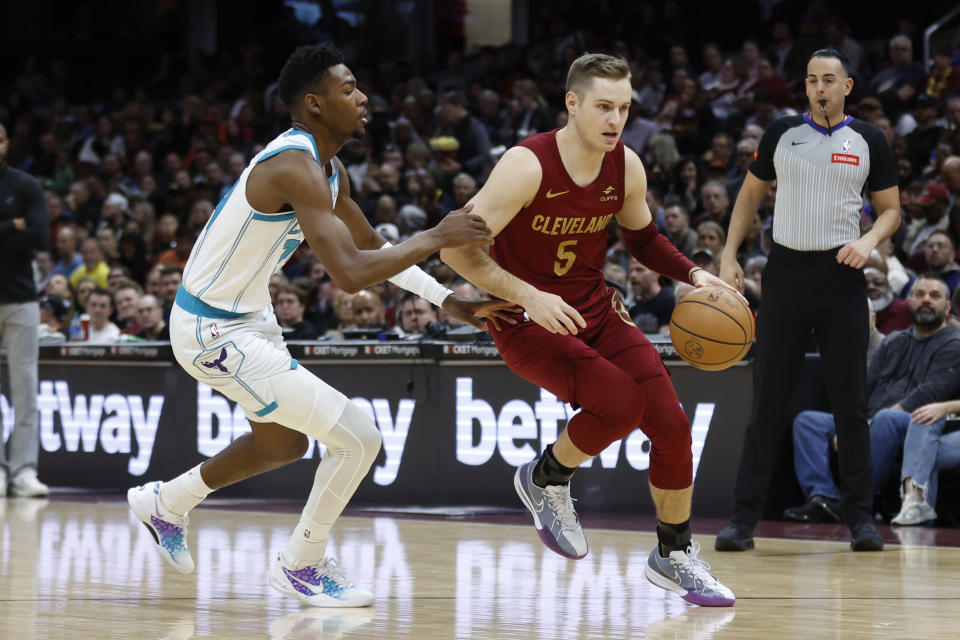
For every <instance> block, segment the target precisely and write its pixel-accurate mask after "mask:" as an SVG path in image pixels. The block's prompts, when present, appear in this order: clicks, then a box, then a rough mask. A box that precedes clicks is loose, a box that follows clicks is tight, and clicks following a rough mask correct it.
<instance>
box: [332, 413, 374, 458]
mask: <svg viewBox="0 0 960 640" xmlns="http://www.w3.org/2000/svg"><path fill="white" fill-rule="evenodd" d="M337 424H338V425H340V426H341V427H343V428H344V429H345V430H346V431H347V432H348V433H349V434H350V437H349V438H348V439H346V440H345V442H347V443H349V444H348V445H347V448H348V449H350V450H351V453H353V454H354V455H356V456H357V457H359V458H361V459H362V460H363V461H364V462H365V463H366V464H368V465H372V464H373V461H374V460H376V458H377V454H378V453H380V447H381V445H382V444H383V436H382V435H381V433H380V430H379V429H377V425H376V424H375V423H374V422H373V420H372V419H371V418H370V416H369V415H367V414H366V413H364V412H363V411H361V410H360V408H359V407H357V405H355V404H353V403H352V402H348V403H347V405H346V406H345V407H344V409H343V415H342V416H341V417H340V420H338V421H337Z"/></svg>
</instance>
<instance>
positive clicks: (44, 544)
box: [0, 499, 960, 640]
mask: <svg viewBox="0 0 960 640" xmlns="http://www.w3.org/2000/svg"><path fill="white" fill-rule="evenodd" d="M295 521H296V516H295V515H291V514H275V513H264V512H245V511H223V510H211V509H199V510H197V511H195V512H194V513H193V514H191V524H190V533H189V539H188V541H189V543H190V546H191V548H192V551H193V554H194V557H195V559H196V565H197V569H196V572H195V573H194V574H192V575H188V576H182V575H180V574H177V573H176V572H174V571H172V570H169V569H168V568H167V567H166V566H165V565H164V563H163V562H162V561H161V560H160V558H159V557H158V556H157V554H156V552H155V551H154V548H153V545H152V542H151V539H150V537H149V534H148V533H147V532H146V531H145V530H144V528H143V527H142V525H140V524H139V523H138V522H136V521H135V520H133V519H132V518H131V517H129V515H128V512H127V510H126V507H125V504H121V503H109V504H90V503H73V502H52V503H47V502H46V501H30V500H13V499H7V500H3V499H0V638H11V639H12V638H18V639H19V638H33V637H37V638H47V637H54V636H56V637H77V638H88V637H89V638H139V637H143V638H151V639H153V638H168V639H174V638H177V639H179V638H207V637H216V638H341V637H342V638H346V637H350V638H377V639H378V640H384V639H388V638H420V639H432V638H525V639H529V638H543V639H551V640H552V639H554V638H641V637H646V638H712V637H717V638H727V637H729V638H769V637H774V636H775V637H783V638H791V637H795V638H804V639H806V638H810V637H841V636H842V637H870V636H871V635H872V634H873V633H880V631H881V630H883V631H884V634H885V635H884V636H883V637H908V636H914V635H923V636H924V637H926V638H936V637H946V636H945V635H944V636H941V635H939V634H941V633H946V629H947V627H944V626H942V625H940V624H939V623H938V622H937V620H938V619H939V618H938V616H942V615H943V612H944V611H948V610H952V609H953V608H954V607H955V605H956V604H957V600H958V598H960V596H958V592H960V589H957V584H956V581H955V579H954V578H953V575H955V568H956V567H957V565H958V564H960V551H958V550H956V549H942V548H928V547H905V548H896V547H893V548H891V550H890V551H888V552H885V553H883V554H856V555H854V554H852V553H850V552H849V551H847V550H846V545H844V544H843V543H831V542H797V541H774V540H763V541H762V542H761V544H760V547H761V549H762V550H763V551H762V552H761V551H758V552H752V553H748V554H717V553H713V552H706V553H705V555H706V556H707V559H708V560H710V561H712V562H714V565H715V566H714V569H715V571H716V573H717V575H719V576H720V577H721V578H722V579H723V580H724V581H725V582H726V583H727V584H729V585H730V586H731V588H733V589H734V591H735V592H736V593H737V595H738V598H739V600H738V604H737V607H736V608H735V609H729V608H728V609H714V610H709V609H698V608H696V607H692V606H690V605H688V604H686V603H685V602H683V601H682V600H681V599H680V598H679V597H677V596H675V595H673V594H669V593H667V592H664V591H662V590H660V589H657V588H656V587H653V586H652V585H651V584H649V583H648V582H647V581H646V578H645V577H644V574H643V567H644V563H645V561H646V555H647V553H648V552H649V550H650V548H651V547H652V545H653V544H654V542H655V537H654V536H653V535H652V534H649V533H630V532H622V531H620V532H617V531H589V532H588V535H589V536H590V541H591V544H592V549H591V552H590V555H588V556H587V557H586V558H584V559H583V560H580V561H569V560H566V559H564V558H562V557H560V556H558V555H556V554H554V553H552V552H550V551H548V550H547V549H545V548H544V547H543V545H542V544H541V543H540V541H539V539H538V538H537V537H536V534H535V533H534V530H533V529H532V527H526V526H515V525H495V524H477V523H474V522H455V521H447V520H397V519H393V518H391V517H385V516H384V517H374V518H356V517H350V518H344V519H342V520H341V522H340V523H339V524H338V525H337V527H336V528H335V535H334V536H333V538H332V539H331V542H330V545H329V551H330V553H331V554H332V555H334V556H335V557H337V558H338V559H339V560H340V562H341V565H342V566H343V567H344V569H345V570H346V571H347V573H348V575H349V576H350V577H351V578H352V579H353V580H354V581H356V582H357V583H358V584H360V585H363V586H365V587H369V588H372V589H373V591H374V593H376V596H377V600H376V602H375V604H374V607H372V608H368V609H345V610H324V609H307V608H304V607H303V606H302V605H301V604H300V603H299V602H297V601H295V600H293V599H291V598H289V597H286V596H283V595H281V594H279V593H277V592H275V591H274V590H273V589H272V588H270V587H269V586H268V585H267V582H266V575H267V572H268V570H269V563H270V560H271V558H272V557H273V554H275V553H276V552H277V550H278V549H280V548H281V547H282V546H283V545H284V544H285V543H286V541H287V539H288V537H289V532H290V529H291V527H292V526H293V525H294V523H295ZM711 543H712V540H711V539H710V538H706V539H705V540H704V547H705V548H709V547H710V546H712V545H711ZM951 567H952V568H951ZM951 585H952V586H951ZM914 632H916V634H914ZM920 632H922V634H921V633H920ZM858 633H862V634H865V635H857V634H858ZM877 637H881V636H879V635H878V636H877Z"/></svg>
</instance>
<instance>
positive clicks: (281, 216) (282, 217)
mask: <svg viewBox="0 0 960 640" xmlns="http://www.w3.org/2000/svg"><path fill="white" fill-rule="evenodd" d="M296 217H297V212H296V211H291V212H290V213H259V212H258V213H255V214H253V219H254V220H263V221H265V222H285V221H287V220H292V219H293V218H296Z"/></svg>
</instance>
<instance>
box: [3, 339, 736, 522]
mask: <svg viewBox="0 0 960 640" xmlns="http://www.w3.org/2000/svg"><path fill="white" fill-rule="evenodd" d="M371 353H372V352H371ZM304 355H307V356H309V353H307V354H304ZM317 355H321V354H317ZM327 355H329V354H327ZM335 355H338V356H344V354H335ZM361 355H362V350H361ZM380 355H383V354H380ZM388 355H390V354H388ZM393 355H398V354H393ZM449 355H450V356H451V357H452V358H454V359H451V360H447V361H444V360H437V361H434V362H430V361H424V360H422V359H407V360H404V359H391V360H387V361H350V360H338V361H337V362H335V363H333V362H327V361H313V362H310V361H309V360H301V364H302V365H304V366H307V367H308V368H309V369H310V370H311V371H312V372H314V373H315V374H317V375H318V376H320V377H321V378H323V379H324V380H326V381H327V382H329V383H331V384H332V385H333V386H335V387H336V388H338V389H340V390H341V391H342V392H343V393H345V394H346V395H347V396H348V397H350V398H351V399H352V400H353V402H354V403H356V404H357V405H358V406H359V407H360V408H361V409H363V410H364V411H366V412H367V413H368V414H369V415H370V416H371V417H372V418H373V419H374V420H375V421H376V424H377V426H378V427H379V429H380V431H381V432H382V434H383V449H382V451H381V452H380V455H379V457H378V459H377V462H376V463H375V465H374V467H373V469H372V470H371V472H370V474H369V475H368V476H367V478H366V479H365V480H364V482H363V483H362V484H361V486H360V489H359V490H358V492H357V494H356V496H355V498H354V502H355V503H362V504H368V505H424V506H442V505H444V506H445V505H494V506H510V507H515V506H517V505H518V504H519V503H518V502H517V499H516V496H515V495H514V492H513V482H512V478H513V473H514V470H515V468H516V467H517V466H519V465H520V464H522V463H524V462H526V461H528V460H530V459H532V458H533V457H535V456H537V455H539V453H540V451H542V449H543V448H544V447H545V446H546V445H547V444H549V443H551V442H553V441H554V439H555V438H556V436H557V434H558V433H559V432H560V431H561V430H562V429H563V427H564V426H565V425H566V422H567V420H569V419H570V418H571V417H572V416H573V415H574V413H575V410H574V409H573V408H572V407H571V406H569V405H566V404H564V403H562V402H560V401H559V400H557V398H555V397H554V396H553V395H551V394H549V393H547V392H545V391H543V390H541V389H539V388H537V387H535V386H533V385H531V384H529V383H527V382H526V381H524V380H522V379H520V378H518V377H516V376H515V375H514V374H512V373H511V372H510V371H509V369H507V367H506V366H504V365H503V364H502V363H499V362H478V361H476V360H461V361H458V360H456V359H455V356H456V354H455V353H452V352H451V354H449ZM150 365H152V366H150ZM150 365H147V364H146V363H136V364H132V363H122V362H97V363H93V362H84V363H74V362H70V363H66V362H56V361H43V362H42V363H41V367H40V392H39V396H38V403H37V404H38V409H39V414H40V420H39V422H40V448H41V457H40V469H41V476H42V477H43V479H44V480H45V481H46V482H49V483H50V484H52V485H55V486H69V487H83V488H102V489H117V488H125V487H128V486H132V485H134V484H140V483H142V482H145V481H147V480H154V479H167V478H169V477H171V476H173V475H175V474H178V473H180V472H182V471H184V470H185V469H187V468H188V467H190V466H192V465H195V464H197V463H199V462H201V461H202V460H203V459H205V458H206V457H209V456H212V455H214V454H216V453H217V452H218V451H220V450H222V449H223V448H224V447H226V446H227V445H229V444H230V443H231V442H232V441H233V440H235V439H237V438H238V437H240V436H242V435H243V434H244V433H247V432H248V431H249V430H250V425H249V423H248V422H247V419H246V417H245V416H244V414H243V411H242V410H241V409H240V408H239V407H238V406H236V405H235V404H234V403H233V402H231V401H229V400H228V399H227V398H225V397H224V396H222V395H220V394H219V393H217V392H215V391H213V390H212V389H210V388H209V387H207V386H206V385H204V384H202V383H198V382H197V381H195V380H194V379H193V378H191V377H189V376H188V375H187V374H186V373H184V372H182V371H181V370H180V369H179V367H177V366H176V365H174V364H170V363H156V362H154V363H150ZM671 369H672V373H673V376H672V379H673V382H674V385H675V386H676V388H677V391H678V395H679V397H680V402H681V404H682V405H683V408H684V410H685V411H686V413H687V415H688V417H689V418H690V421H691V429H692V436H693V457H694V469H695V483H696V490H695V494H694V510H695V512H696V513H697V514H699V515H704V516H717V517H726V516H727V515H728V514H729V513H730V510H731V507H732V495H733V484H734V481H735V477H736V465H737V462H738V460H739V454H740V446H741V443H742V439H743V431H744V429H745V425H746V421H747V418H748V413H749V405H750V395H751V385H750V375H751V374H750V366H749V365H740V366H736V367H733V368H732V369H730V370H727V371H724V372H713V373H708V372H702V371H698V370H696V369H693V368H690V367H687V366H683V365H680V366H671ZM610 393H616V390H615V389H611V390H610ZM0 420H2V433H3V439H4V440H6V439H7V438H9V434H10V431H11V430H12V428H13V424H14V412H13V409H12V407H11V406H10V405H9V401H8V398H7V397H6V396H4V395H0ZM322 452H323V447H322V445H318V444H317V443H314V442H311V444H310V448H309V450H308V451H307V453H306V455H305V456H304V459H303V460H301V461H299V462H296V463H294V464H293V465H290V466H289V467H286V468H284V469H280V470H277V471H274V472H271V473H268V474H266V475H263V476H260V477H257V478H253V479H251V480H248V481H245V482H243V483H240V484H238V485H235V486H234V487H230V488H227V489H225V490H223V491H222V492H219V493H218V495H234V496H241V495H242V496H260V497H284V498H304V499H305V498H306V495H307V493H308V492H309V489H310V487H311V486H312V484H313V475H314V471H315V469H316V464H317V462H318V461H319V459H320V457H321V455H322ZM649 453H650V442H649V441H648V440H647V438H646V436H645V435H644V434H643V432H642V431H636V432H634V433H633V434H632V435H631V436H629V437H628V438H626V439H624V440H622V441H620V442H616V443H614V444H612V445H611V446H610V447H609V448H608V449H607V450H605V451H604V452H603V453H601V454H600V455H599V456H597V457H596V458H594V459H593V460H591V461H590V462H588V463H585V464H584V465H583V468H581V469H580V471H579V472H578V474H577V476H576V478H575V481H574V491H573V492H574V495H575V497H578V498H581V499H582V500H583V502H582V503H581V505H582V508H583V509H585V510H608V511H618V510H630V511H635V510H638V509H639V510H649V511H650V512H651V513H652V507H653V505H652V502H651V501H650V498H649V492H648V488H647V480H648V475H647V469H648V466H649Z"/></svg>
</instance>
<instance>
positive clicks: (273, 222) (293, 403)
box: [127, 44, 509, 607]
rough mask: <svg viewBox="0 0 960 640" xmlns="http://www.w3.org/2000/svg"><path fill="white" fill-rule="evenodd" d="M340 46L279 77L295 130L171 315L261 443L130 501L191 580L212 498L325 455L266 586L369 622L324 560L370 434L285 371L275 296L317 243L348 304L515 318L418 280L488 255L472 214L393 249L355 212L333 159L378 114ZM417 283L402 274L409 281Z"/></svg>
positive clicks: (274, 145)
mask: <svg viewBox="0 0 960 640" xmlns="http://www.w3.org/2000/svg"><path fill="white" fill-rule="evenodd" d="M356 85H357V83H356V79H355V78H354V77H353V75H352V74H351V72H350V70H349V69H348V68H347V67H346V66H345V65H344V64H343V58H342V57H341V55H340V53H339V52H338V51H337V50H336V48H334V47H333V46H331V45H326V44H321V45H313V46H309V47H301V48H299V49H297V51H296V52H294V54H293V55H292V56H291V57H290V59H289V60H288V61H287V63H286V65H285V66H284V68H283V71H282V72H281V74H280V82H279V88H280V95H281V97H282V98H283V99H284V100H285V101H286V103H287V104H288V105H289V107H290V113H291V117H292V119H293V127H292V128H291V129H289V130H288V131H286V132H285V133H283V134H281V135H280V136H278V137H277V138H276V139H275V140H273V141H272V142H270V143H269V144H268V145H267V146H266V148H264V150H263V151H262V152H260V153H259V154H257V155H256V156H255V157H254V158H253V160H252V161H251V162H250V165H249V166H248V167H247V168H246V170H244V172H243V173H242V174H241V176H240V178H239V179H238V180H237V182H236V184H235V185H234V186H233V188H232V189H231V190H230V192H229V193H227V195H226V196H224V198H223V200H222V201H221V202H220V204H219V205H218V206H217V209H216V211H215V212H214V214H213V216H212V217H211V218H210V221H209V222H208V224H207V226H206V228H205V229H204V230H203V232H202V233H201V234H200V237H199V238H198V239H197V242H196V245H195V246H194V249H193V251H192V253H191V255H190V259H189V261H188V262H187V266H186V268H185V270H184V274H183V283H182V285H181V287H180V290H179V291H178V292H177V297H176V304H175V306H174V308H173V311H172V312H171V318H170V324H171V331H170V342H171V345H172V346H173V351H174V354H175V356H176V358H177V361H178V362H179V363H180V364H181V366H183V368H184V369H186V370H187V372H188V373H190V374H191V375H192V376H194V377H195V378H197V379H198V380H200V381H202V382H205V383H207V384H209V385H210V386H211V387H213V388H214V389H217V390H218V391H220V392H221V393H223V394H224V395H226V396H227V397H228V398H230V399H231V400H233V401H234V402H236V403H238V404H239V405H240V406H241V407H243V409H244V411H245V412H246V414H247V418H249V420H250V426H251V428H252V432H251V433H248V434H245V435H244V436H242V437H240V438H238V439H237V440H235V441H234V442H233V443H232V444H231V445H229V446H228V447H227V448H225V449H224V450H223V451H221V452H220V453H218V454H217V455H215V456H213V457H212V458H210V459H208V460H206V461H205V462H203V463H202V464H200V465H197V466H196V467H194V468H193V469H190V470H189V471H187V472H186V473H184V474H182V475H180V476H178V477H176V478H174V479H173V480H171V481H169V482H152V483H148V484H146V485H142V486H140V487H134V488H133V489H130V491H129V492H128V493H127V499H128V501H129V503H130V507H131V509H132V510H133V512H134V513H135V514H136V516H137V518H138V519H139V520H141V521H142V522H143V523H144V525H146V527H147V529H148V530H149V531H150V533H151V535H152V536H153V538H154V541H155V542H156V545H157V549H158V551H159V552H160V554H161V555H162V556H163V558H164V560H166V561H167V562H169V563H170V564H171V565H173V567H174V568H175V569H177V570H178V571H180V572H181V573H190V572H191V571H193V568H194V564H193V558H192V557H191V555H190V550H189V548H188V546H187V540H186V537H187V512H188V511H189V510H190V509H192V508H193V507H195V506H196V505H197V504H199V503H200V502H201V501H202V500H203V499H204V498H205V497H206V496H207V495H208V494H209V493H210V492H211V491H214V490H216V489H220V488H222V487H225V486H227V485H230V484H233V483H235V482H239V481H240V480H243V479H245V478H249V477H250V476H254V475H257V474H260V473H263V472H265V471H270V470H271V469H276V468H278V467H281V466H283V465H286V464H288V463H291V462H294V461H296V460H299V459H300V458H301V457H302V456H303V455H304V453H305V452H306V449H307V445H308V440H307V436H311V437H313V438H316V439H317V440H318V441H320V442H322V443H323V444H324V445H326V447H327V451H326V454H325V455H324V456H323V460H322V461H321V462H320V464H319V466H318V467H317V473H316V479H315V481H314V485H313V488H312V490H311V491H310V496H309V498H308V499H307V504H306V507H305V508H304V510H303V513H302V515H301V517H300V521H299V523H298V524H297V527H296V529H295V530H294V532H293V535H292V536H291V538H290V541H289V542H288V543H287V545H286V547H284V548H283V549H282V550H281V551H280V552H279V553H278V554H277V557H276V560H275V561H274V563H273V566H272V568H271V572H270V577H269V581H270V584H271V585H272V586H274V587H275V588H276V589H278V590H279V591H281V592H283V593H285V594H289V595H291V596H294V597H296V598H298V599H299V600H301V601H303V602H305V603H307V604H310V605H314V606H320V607H358V606H367V605H369V604H371V603H372V602H373V594H372V593H371V592H370V591H367V590H365V589H361V588H359V587H357V586H356V585H354V584H353V583H351V582H350V581H349V580H348V579H347V578H346V577H345V576H344V575H343V573H342V571H341V570H340V569H339V568H338V567H337V565H336V563H335V561H333V560H332V559H329V558H327V556H326V553H325V551H326V541H327V536H328V533H329V531H330V528H331V527H332V526H333V524H334V522H335V521H336V520H337V518H338V517H339V515H340V513H341V511H342V510H343V508H344V507H345V506H346V503H347V501H348V500H349V499H350V497H351V496H352V495H353V493H354V491H355V490H356V488H357V485H358V484H359V483H360V480H361V479H362V478H363V477H364V476H365V475H366V474H367V471H368V470H369V469H370V466H371V465H372V464H373V462H374V459H375V458H376V455H377V452H378V451H379V450H380V443H381V439H380V432H379V431H378V430H377V428H376V426H375V425H374V422H373V420H372V419H371V418H370V417H369V416H367V415H366V414H364V413H363V412H362V411H361V410H359V409H358V408H357V407H356V406H355V405H354V404H353V403H352V402H350V401H349V400H348V399H347V397H346V396H344V395H343V394H342V393H340V392H339V391H337V390H336V389H334V388H333V387H331V386H330V385H328V384H327V383H325V382H323V381H322V380H320V379H319V378H317V377H316V376H314V375H313V374H311V373H310V372H308V371H307V370H306V369H304V368H303V367H300V366H298V364H297V361H296V360H294V359H292V358H291V357H290V353H289V352H288V351H287V349H286V347H285V346H284V344H283V340H282V338H281V330H280V325H279V324H278V323H277V319H276V317H275V316H274V314H273V309H272V307H271V305H270V296H269V293H268V289H267V283H268V280H269V278H270V276H271V275H272V274H274V273H276V272H277V271H278V270H279V268H280V267H281V266H282V265H283V264H284V263H285V262H286V261H287V259H288V258H289V257H290V255H291V254H292V253H293V252H294V250H295V249H296V248H297V247H298V246H299V245H300V243H301V242H302V241H303V239H304V238H306V240H307V242H308V243H309V245H310V247H311V249H313V251H314V252H315V253H316V254H317V256H318V257H319V258H320V260H321V261H322V262H323V265H324V267H326V269H327V271H328V272H329V273H330V276H331V277H332V278H333V280H334V282H336V283H337V285H339V286H340V287H341V288H342V289H344V290H345V291H348V292H355V291H358V290H359V289H362V288H364V287H366V286H368V285H371V284H374V283H377V282H381V281H383V280H384V279H386V278H390V279H391V281H392V282H394V283H396V284H398V285H399V286H401V287H404V288H406V289H408V290H410V291H413V292H415V293H417V294H418V295H420V296H423V297H424V298H426V299H428V300H430V301H431V302H433V303H435V304H437V305H440V306H442V307H443V308H444V309H445V310H447V311H448V312H449V313H451V314H452V315H454V316H455V317H458V318H461V319H463V320H465V321H468V322H471V323H472V324H475V325H477V326H480V320H479V319H478V318H481V317H500V318H504V319H505V317H504V316H503V315H502V314H501V310H502V309H504V308H505V307H506V306H507V305H508V304H509V303H504V302H491V301H479V300H464V299H461V298H457V297H456V296H453V295H451V292H450V291H449V290H447V289H445V288H444V287H442V286H441V285H440V284H438V283H437V281H436V280H434V279H433V278H431V277H430V276H428V275H427V274H426V273H424V272H423V271H421V270H420V269H419V268H417V267H415V266H411V265H415V264H416V263H417V262H419V261H421V260H424V259H425V258H427V257H428V256H429V255H431V254H432V253H434V252H436V251H438V250H439V249H440V248H441V247H456V246H460V245H464V244H474V243H480V244H489V243H490V242H491V238H490V230H489V228H488V227H487V225H486V224H485V223H484V222H483V220H482V219H481V218H480V217H479V216H476V215H474V214H471V213H469V212H467V210H461V211H459V212H454V213H451V214H450V215H448V216H446V217H445V218H444V220H443V221H442V222H441V223H440V224H439V225H437V226H436V227H434V228H433V229H430V230H428V231H425V232H423V233H421V234H419V235H417V236H415V237H414V238H411V239H410V240H408V241H406V242H403V243H400V244H398V245H397V246H395V247H393V246H390V245H389V244H388V243H387V242H386V241H385V240H384V239H383V238H382V237H381V236H380V235H378V234H377V233H376V232H375V231H374V230H373V229H372V228H371V227H370V225H369V224H368V223H367V221H366V219H365V218H364V216H363V213H362V212H361V211H360V209H359V207H358V206H357V205H356V203H354V202H353V200H351V199H350V187H349V182H348V180H347V179H346V171H345V170H344V167H343V165H342V164H341V163H340V161H339V160H338V159H337V158H336V157H335V156H334V154H335V153H336V152H337V151H338V150H339V149H340V147H341V146H342V145H343V144H344V143H345V142H346V141H348V140H349V139H350V138H351V137H352V136H353V135H354V134H355V133H356V132H357V131H358V130H359V129H362V127H363V126H364V125H365V124H366V122H367V110H366V108H365V104H366V102H367V98H366V96H365V95H363V93H362V92H361V91H360V90H359V89H357V86H356ZM404 269H406V270H404Z"/></svg>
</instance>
